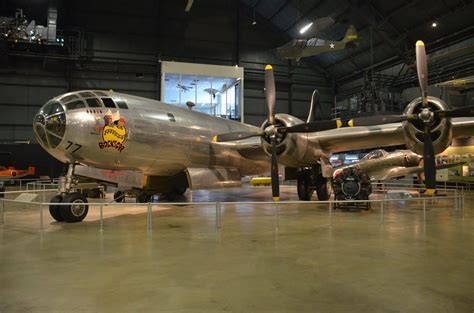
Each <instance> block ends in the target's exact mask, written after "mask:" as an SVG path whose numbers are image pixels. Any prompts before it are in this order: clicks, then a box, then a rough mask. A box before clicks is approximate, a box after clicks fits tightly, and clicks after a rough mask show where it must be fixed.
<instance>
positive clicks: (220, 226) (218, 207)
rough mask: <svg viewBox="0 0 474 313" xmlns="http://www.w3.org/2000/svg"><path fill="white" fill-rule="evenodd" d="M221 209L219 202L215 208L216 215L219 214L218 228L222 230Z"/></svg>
mask: <svg viewBox="0 0 474 313" xmlns="http://www.w3.org/2000/svg"><path fill="white" fill-rule="evenodd" d="M221 208H222V204H221V203H220V202H219V205H218V206H217V213H219V219H218V221H219V228H222V211H221Z"/></svg>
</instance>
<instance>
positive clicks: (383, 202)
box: [0, 188, 465, 233]
mask: <svg viewBox="0 0 474 313" xmlns="http://www.w3.org/2000/svg"><path fill="white" fill-rule="evenodd" d="M29 192H36V193H41V194H42V197H41V198H42V201H22V200H13V199H5V198H0V201H1V223H0V224H2V225H5V203H19V204H27V205H37V206H38V208H39V230H40V231H41V233H43V232H44V209H45V208H48V207H49V205H56V206H66V205H77V203H51V202H46V201H45V194H46V193H47V192H51V190H47V189H45V188H43V189H39V190H31V191H29ZM18 193H22V191H7V192H4V193H3V194H4V195H14V194H18ZM445 199H452V201H453V204H454V208H455V210H456V211H459V212H460V216H461V218H462V219H464V206H465V197H464V192H459V191H458V190H456V189H455V190H454V192H453V195H446V196H442V197H421V196H420V197H415V198H406V199H388V198H387V197H383V198H382V199H370V200H343V201H341V200H328V201H277V202H273V201H253V202H252V201H251V202H226V201H223V202H163V203H152V202H149V203H133V204H132V203H114V202H105V201H104V200H103V201H102V202H89V203H87V205H88V206H89V207H99V231H101V232H102V231H103V230H104V228H103V223H104V214H103V213H104V207H117V206H119V207H120V206H130V205H134V206H138V207H144V208H145V207H146V210H144V212H143V213H145V214H146V229H147V230H148V231H149V232H151V231H152V230H153V216H152V215H153V214H152V212H153V207H160V206H211V207H214V209H215V225H216V229H217V230H219V229H221V228H222V208H223V207H225V206H228V205H234V206H235V205H265V206H273V207H274V211H275V213H274V215H275V227H276V229H278V228H279V226H280V208H281V206H286V205H305V206H307V205H313V204H314V205H318V206H321V205H327V208H328V209H327V210H328V215H329V226H330V227H332V220H333V211H334V206H340V205H341V204H342V205H344V204H354V203H364V204H370V206H372V205H373V204H378V206H379V207H380V224H383V223H384V210H386V208H387V206H388V204H390V203H391V202H399V201H405V202H415V201H416V202H418V204H421V205H422V208H423V222H426V202H427V201H431V202H433V201H435V200H445Z"/></svg>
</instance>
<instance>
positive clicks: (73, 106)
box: [66, 100, 86, 110]
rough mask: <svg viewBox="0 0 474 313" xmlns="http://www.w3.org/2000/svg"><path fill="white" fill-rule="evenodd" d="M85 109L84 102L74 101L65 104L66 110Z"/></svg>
mask: <svg viewBox="0 0 474 313" xmlns="http://www.w3.org/2000/svg"><path fill="white" fill-rule="evenodd" d="M85 107H86V105H85V104H84V102H82V100H76V101H73V102H69V103H67V104H66V109H68V110H77V109H82V108H85Z"/></svg>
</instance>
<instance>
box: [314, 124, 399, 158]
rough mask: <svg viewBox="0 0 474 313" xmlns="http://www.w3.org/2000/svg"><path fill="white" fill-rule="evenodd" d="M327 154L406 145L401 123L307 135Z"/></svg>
mask: <svg viewBox="0 0 474 313" xmlns="http://www.w3.org/2000/svg"><path fill="white" fill-rule="evenodd" d="M307 136H308V140H309V141H311V142H312V141H317V142H319V144H320V146H321V148H322V149H323V150H324V151H325V152H326V153H336V152H343V151H351V150H359V149H374V148H379V147H389V146H398V145H403V144H404V143H405V141H404V139H403V130H402V124H401V123H393V124H386V125H383V126H370V127H350V128H338V129H334V130H328V131H323V132H317V133H312V134H311V133H310V134H308V135H307Z"/></svg>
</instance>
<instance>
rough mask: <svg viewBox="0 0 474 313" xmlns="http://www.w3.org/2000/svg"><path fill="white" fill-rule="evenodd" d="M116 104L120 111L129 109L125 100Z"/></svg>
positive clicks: (116, 101)
mask: <svg viewBox="0 0 474 313" xmlns="http://www.w3.org/2000/svg"><path fill="white" fill-rule="evenodd" d="M115 103H116V104H117V106H118V107H119V108H120V109H128V106H127V103H126V102H125V100H115Z"/></svg>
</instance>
